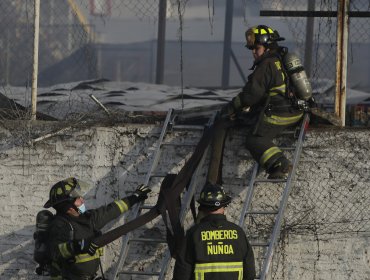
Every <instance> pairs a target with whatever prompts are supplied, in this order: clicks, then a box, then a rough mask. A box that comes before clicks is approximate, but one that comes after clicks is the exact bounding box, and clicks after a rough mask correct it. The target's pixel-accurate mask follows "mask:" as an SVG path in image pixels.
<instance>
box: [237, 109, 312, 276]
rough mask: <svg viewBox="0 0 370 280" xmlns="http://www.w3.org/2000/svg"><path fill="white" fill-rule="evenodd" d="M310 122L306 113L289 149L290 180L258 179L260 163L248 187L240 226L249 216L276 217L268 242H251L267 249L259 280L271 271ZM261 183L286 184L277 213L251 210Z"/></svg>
mask: <svg viewBox="0 0 370 280" xmlns="http://www.w3.org/2000/svg"><path fill="white" fill-rule="evenodd" d="M309 121H310V117H309V114H308V113H305V115H304V117H303V120H302V123H301V126H300V130H299V136H298V139H297V141H296V144H295V147H294V148H293V147H292V148H287V150H288V149H290V150H294V155H293V160H292V165H293V168H292V170H291V172H290V173H289V175H288V178H287V179H286V180H277V179H274V180H272V179H270V180H269V179H257V176H258V168H259V166H258V163H256V164H255V165H254V168H253V171H252V176H251V179H250V181H249V187H248V191H247V194H246V198H245V200H244V205H243V209H242V212H241V216H240V220H239V225H240V226H241V227H243V225H244V224H245V219H246V217H247V216H249V217H253V216H256V215H269V216H272V215H273V216H274V225H273V229H272V232H271V235H270V239H269V240H268V242H252V241H251V246H252V247H255V248H256V247H264V248H265V250H264V258H263V261H262V265H261V272H260V274H259V275H258V274H257V277H258V278H257V279H259V280H265V279H266V277H267V273H268V272H269V269H270V266H271V263H272V257H273V254H274V249H275V246H276V244H277V241H278V239H279V236H280V229H281V224H282V221H283V217H284V211H285V209H286V207H287V203H288V198H289V193H290V190H291V188H292V186H293V182H294V176H295V172H296V168H297V165H298V161H299V158H300V155H301V151H302V146H303V140H304V138H305V132H306V129H307V127H308V124H309ZM261 183H284V184H285V186H284V189H283V192H282V195H281V198H280V201H279V202H278V204H279V207H278V209H277V210H276V211H266V210H257V209H251V206H252V200H253V193H254V191H255V187H256V185H257V184H261ZM261 187H262V186H261Z"/></svg>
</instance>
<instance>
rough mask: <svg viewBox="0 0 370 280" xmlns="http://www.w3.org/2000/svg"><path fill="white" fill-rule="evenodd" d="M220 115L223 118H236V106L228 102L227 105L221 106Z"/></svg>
mask: <svg viewBox="0 0 370 280" xmlns="http://www.w3.org/2000/svg"><path fill="white" fill-rule="evenodd" d="M220 117H221V119H230V120H235V117H236V114H235V110H234V107H233V105H232V104H231V103H227V104H226V105H225V106H223V107H222V108H221V111H220Z"/></svg>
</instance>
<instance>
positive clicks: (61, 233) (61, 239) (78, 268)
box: [49, 198, 130, 280]
mask: <svg viewBox="0 0 370 280" xmlns="http://www.w3.org/2000/svg"><path fill="white" fill-rule="evenodd" d="M129 207H130V204H129V200H128V199H126V198H125V199H123V200H117V201H114V202H112V203H110V204H108V205H106V206H102V207H99V208H96V209H93V210H88V211H86V212H85V213H83V214H81V215H80V216H78V217H73V216H70V215H66V214H64V215H60V214H57V215H56V217H55V219H54V220H53V222H52V224H51V228H50V239H49V242H50V249H51V257H52V271H51V279H55V280H59V279H63V280H64V279H68V280H75V279H79V280H82V279H83V280H85V279H93V278H92V277H94V275H95V274H96V272H97V270H98V268H99V257H100V256H101V255H102V253H103V252H102V251H103V250H102V249H103V248H99V249H98V250H97V251H96V254H95V255H94V256H90V255H89V254H78V255H77V254H75V253H74V251H73V248H72V246H69V244H70V241H71V240H80V239H86V238H94V237H96V236H97V235H98V234H99V233H100V232H99V230H100V229H102V228H103V227H104V226H105V225H106V224H107V223H109V222H110V221H112V220H113V219H115V218H117V217H119V216H120V215H121V214H122V213H124V212H126V211H127V210H128V209H129Z"/></svg>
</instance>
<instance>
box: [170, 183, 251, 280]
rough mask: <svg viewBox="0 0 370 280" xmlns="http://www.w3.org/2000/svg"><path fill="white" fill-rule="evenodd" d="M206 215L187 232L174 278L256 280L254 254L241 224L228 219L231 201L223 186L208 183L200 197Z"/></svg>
mask: <svg viewBox="0 0 370 280" xmlns="http://www.w3.org/2000/svg"><path fill="white" fill-rule="evenodd" d="M198 202H199V204H200V206H199V211H200V213H202V216H203V218H202V219H201V220H200V222H199V223H198V224H196V225H194V226H193V227H191V228H190V229H189V230H188V231H187V233H186V242H185V244H184V246H183V247H182V248H181V252H180V254H179V255H178V256H177V258H176V264H175V269H174V273H173V279H174V280H190V279H197V280H208V279H212V280H233V279H235V280H241V279H243V280H253V279H254V278H255V276H256V272H255V261H254V254H253V250H252V248H251V245H250V244H249V242H248V240H247V238H246V235H245V233H244V231H243V229H242V228H241V227H239V226H238V225H236V224H234V223H232V222H229V221H227V219H226V216H225V207H226V206H227V205H228V204H229V203H230V202H231V197H230V196H228V195H226V194H225V192H224V190H223V188H222V187H221V186H220V185H216V184H209V183H207V184H206V185H205V186H204V187H203V189H202V192H201V194H200V198H199V200H198Z"/></svg>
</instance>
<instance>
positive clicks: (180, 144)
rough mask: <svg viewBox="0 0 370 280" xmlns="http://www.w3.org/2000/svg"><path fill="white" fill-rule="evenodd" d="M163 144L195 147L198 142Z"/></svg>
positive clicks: (166, 144)
mask: <svg viewBox="0 0 370 280" xmlns="http://www.w3.org/2000/svg"><path fill="white" fill-rule="evenodd" d="M162 146H181V147H195V146H196V144H191V143H162Z"/></svg>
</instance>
